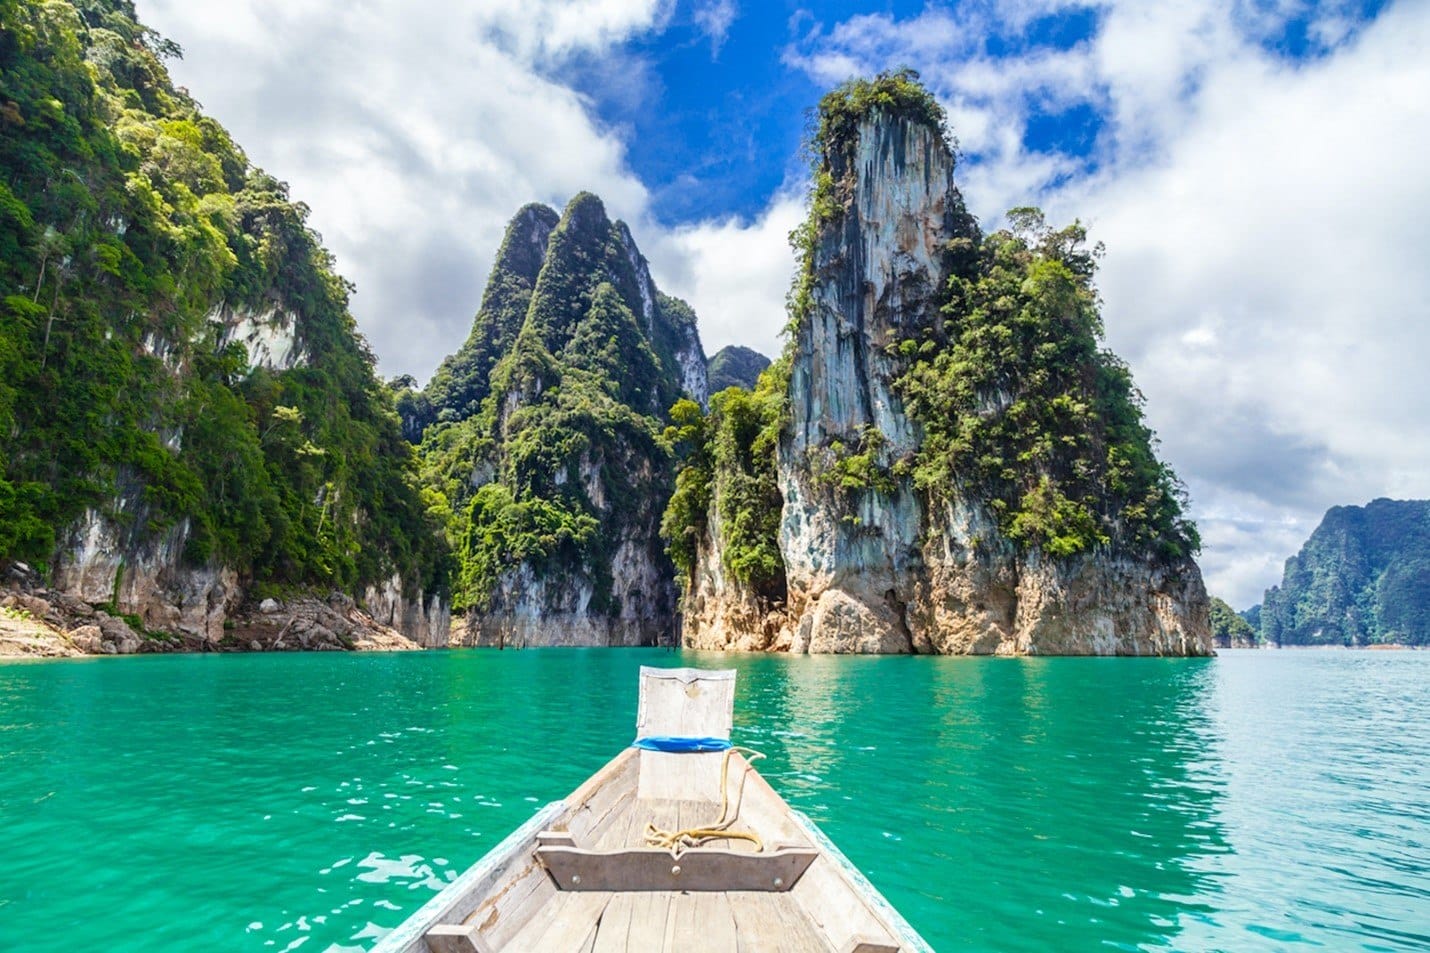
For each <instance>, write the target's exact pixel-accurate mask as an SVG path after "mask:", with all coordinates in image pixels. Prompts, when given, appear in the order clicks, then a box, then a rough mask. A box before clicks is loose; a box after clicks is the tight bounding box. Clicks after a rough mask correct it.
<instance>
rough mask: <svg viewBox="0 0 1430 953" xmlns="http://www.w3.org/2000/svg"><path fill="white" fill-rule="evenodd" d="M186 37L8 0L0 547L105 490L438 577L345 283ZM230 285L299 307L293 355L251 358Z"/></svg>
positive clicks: (23, 546) (100, 504)
mask: <svg viewBox="0 0 1430 953" xmlns="http://www.w3.org/2000/svg"><path fill="white" fill-rule="evenodd" d="M178 54H179V50H178V48H177V47H176V46H175V45H173V44H172V43H169V42H168V41H165V40H163V39H162V38H161V37H159V36H158V35H157V34H155V33H154V32H153V31H151V30H149V29H147V28H146V27H144V26H142V25H141V24H140V23H139V22H138V21H137V19H136V16H135V12H134V8H133V5H132V3H130V2H128V0H73V2H70V0H41V2H32V0H0V292H3V294H0V299H3V300H0V434H4V440H3V443H0V558H3V557H10V558H20V559H26V560H29V561H32V562H34V563H37V564H39V565H41V566H43V565H45V564H47V563H48V562H49V561H50V560H51V559H52V557H53V555H54V553H55V549H56V545H57V543H58V542H59V539H58V538H57V533H58V532H60V531H63V530H64V529H65V528H67V527H69V526H71V525H73V524H74V523H75V521H76V520H77V519H78V518H79V517H80V516H81V515H82V514H83V513H84V512H85V511H86V510H95V511H98V512H100V513H101V514H103V515H104V516H105V517H106V518H107V519H108V520H109V521H111V522H113V523H115V524H118V525H120V526H121V527H123V528H124V530H125V532H126V533H127V534H128V536H129V537H130V542H131V543H132V544H134V545H143V544H144V543H145V542H146V541H154V540H156V539H159V538H161V537H165V536H166V534H172V535H177V537H179V538H183V539H185V540H186V541H187V542H186V549H185V555H186V558H187V559H188V560H189V561H191V562H193V563H195V564H199V563H207V562H219V563H222V564H224V565H227V566H229V567H231V568H234V569H236V570H238V571H239V572H240V574H241V575H243V576H245V577H247V578H251V579H255V580H259V581H274V582H281V583H284V584H294V585H299V584H313V585H319V584H321V585H331V586H336V587H340V588H344V589H349V590H351V589H353V588H354V587H357V586H360V585H361V584H364V583H366V582H370V581H375V580H377V579H380V578H383V577H386V576H388V575H391V574H392V573H394V572H398V573H401V574H402V575H403V576H404V578H405V579H407V580H408V582H409V583H415V584H420V585H421V586H422V587H424V588H428V589H430V588H434V587H439V586H440V585H441V584H442V580H443V576H444V574H445V572H446V564H445V555H444V552H443V550H442V548H441V544H440V541H439V538H438V536H437V534H434V533H433V531H432V530H433V526H434V522H433V520H432V519H431V518H430V516H429V513H428V506H427V504H426V502H424V499H423V496H422V494H421V492H420V491H419V489H418V486H417V482H416V467H415V460H414V458H413V455H412V452H411V449H410V447H409V446H408V445H407V444H406V443H405V442H404V441H403V440H402V439H401V434H400V430H399V425H398V419H397V417H396V414H395V412H394V408H393V403H392V396H391V394H390V393H388V392H387V390H386V389H385V388H384V387H383V386H382V385H381V384H380V383H379V382H378V381H377V380H376V378H375V377H374V375H373V358H372V355H371V354H370V353H369V352H368V350H367V347H366V345H365V344H364V343H363V341H362V339H361V338H360V336H359V335H358V333H357V331H356V327H355V325H354V322H353V319H352V317H351V315H350V314H349V312H348V307H347V304H348V295H349V293H350V291H351V287H350V286H349V285H348V284H347V283H346V282H345V281H344V280H343V279H341V278H339V277H338V276H337V275H336V274H334V271H333V265H332V259H331V257H330V255H329V254H328V253H327V252H326V251H325V250H324V249H323V247H322V245H321V244H320V239H319V237H318V236H317V235H316V234H315V233H314V232H313V231H312V230H311V229H310V228H308V227H307V225H306V217H307V208H306V207H305V206H304V205H302V204H301V203H295V202H293V201H291V200H290V198H289V196H288V192H287V187H286V186H285V185H283V183H281V182H279V181H277V180H275V179H274V178H272V177H271V176H268V175H266V174H264V173H263V172H261V171H260V170H258V169H255V168H253V167H252V166H251V165H250V164H249V162H248V160H247V158H246V157H245V156H244V154H243V152H242V151H241V150H240V149H239V148H238V147H237V146H236V145H235V144H234V143H233V141H232V140H231V139H230V138H229V136H228V134H227V133H226V132H225V130H224V129H223V128H222V127H221V126H220V125H219V124H218V123H216V122H214V121H213V120H212V119H211V118H209V117H207V116H205V115H203V113H202V112H201V111H200V109H199V106H198V104H197V103H196V102H194V101H193V100H192V99H191V98H190V97H189V96H188V95H187V94H186V93H185V92H183V91H182V90H179V89H176V88H175V87H174V86H173V84H172V83H171V82H170V79H169V76H168V72H167V70H166V68H165V65H164V61H165V59H166V58H170V57H173V56H176V55H178ZM221 305H222V306H227V307H228V308H229V309H231V310H233V311H238V312H251V313H270V312H277V313H279V314H285V315H288V316H289V320H290V321H291V322H293V326H294V333H295V334H296V336H297V339H298V343H299V347H300V348H301V351H302V355H303V359H302V361H301V362H299V364H298V366H297V367H295V368H294V369H292V370H269V369H264V368H262V367H257V368H255V367H251V366H250V364H249V355H247V354H246V353H245V350H244V348H243V346H242V345H241V344H238V343H235V342H230V341H228V340H227V339H226V335H225V333H224V330H225V329H224V327H223V325H222V322H221V320H220V318H221V308H220V306H221Z"/></svg>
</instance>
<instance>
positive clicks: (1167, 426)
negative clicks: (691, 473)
mask: <svg viewBox="0 0 1430 953" xmlns="http://www.w3.org/2000/svg"><path fill="white" fill-rule="evenodd" d="M136 5H137V7H138V10H139V13H140V16H141V19H143V20H144V21H145V22H146V23H147V24H149V25H150V26H152V27H154V28H155V29H157V30H158V31H159V32H160V33H162V34H163V35H165V36H166V37H168V38H170V39H172V40H174V41H176V42H177V43H179V45H180V46H182V47H183V48H184V50H185V54H186V55H185V58H184V59H183V60H182V61H179V62H176V63H174V64H172V72H173V75H174V78H175V81H176V82H177V83H179V84H180V85H183V86H185V87H187V88H188V90H189V91H190V93H191V94H192V95H193V96H194V97H195V98H196V99H198V100H199V101H200V102H201V103H202V104H203V105H204V107H205V109H206V111H207V112H209V113H210V114H211V115H213V116H215V117H216V118H217V119H218V120H219V121H221V122H222V123H224V124H225V125H226V126H227V127H228V128H229V129H230V131H231V132H232V133H233V134H234V136H235V138H236V139H237V141H238V142H240V143H241V144H242V145H243V147H244V149H245V150H246V151H247V152H248V154H249V157H250V158H251V159H252V160H253V161H254V162H255V163H256V164H257V165H260V166H262V167H263V168H265V169H266V170H268V171H269V172H271V173H272V174H274V175H276V176H278V177H279V178H281V179H284V180H286V181H288V182H289V183H290V184H291V186H292V194H293V196H294V198H295V199H298V200H300V201H303V202H306V203H307V204H308V205H309V206H310V207H311V208H312V218H311V224H312V225H313V226H314V227H315V228H316V229H317V230H318V231H319V232H321V233H322V234H323V236H324V239H325V243H326V244H327V245H328V247H329V248H330V249H331V250H332V251H333V252H334V253H335V255H336V257H337V262H338V267H339V270H340V271H341V272H342V273H343V274H344V276H346V277H347V278H349V279H351V280H353V281H354V282H355V283H356V285H357V292H356V294H355V296H354V298H353V312H354V315H355V317H356V318H357V321H358V324H359V327H360V328H361V330H362V332H363V333H364V334H365V335H366V337H367V338H368V340H369V342H370V344H371V345H372V348H373V350H374V352H375V353H376V354H377V356H378V360H379V372H380V373H382V374H383V375H384V376H387V377H392V376H395V375H398V374H404V373H407V374H412V375H414V376H415V377H416V378H417V379H418V380H419V381H420V380H425V379H426V378H427V377H428V376H429V375H430V374H431V372H432V370H433V369H434V368H435V367H436V365H437V364H438V362H439V361H440V360H441V359H442V357H444V356H445V355H447V354H449V353H451V352H452V351H454V350H456V348H457V347H458V346H459V345H460V344H461V342H462V341H463V340H464V339H465V337H466V335H467V332H468V330H469V328H470V324H471V319H472V316H473V314H474V312H475V311H476V308H477V305H478V302H479V300H480V296H481V291H482V287H483V285H484V284H485V281H486V277H487V273H488V271H489V270H490V267H491V261H492V257H493V255H494V253H495V251H496V249H497V246H498V244H499V243H500V241H501V235H502V232H503V230H504V228H505V225H506V222H507V221H508V220H509V219H510V217H511V216H512V214H513V213H514V212H515V211H516V210H517V209H518V208H519V207H520V206H521V205H523V204H524V203H526V202H530V201H541V202H546V203H549V204H551V205H553V206H555V207H557V208H558V209H559V208H560V207H561V206H562V205H564V204H565V202H566V201H567V200H569V199H570V197H571V196H572V195H574V194H575V193H576V192H578V191H582V190H588V191H592V192H595V193H596V194H597V195H599V196H601V197H602V199H603V200H604V201H605V202H606V205H607V208H608V209H609V210H610V212H611V213H612V214H613V215H615V216H619V217H621V218H624V219H625V220H626V221H627V222H628V223H629V224H630V226H631V228H632V231H633V233H634V235H635V237H636V241H637V243H638V244H639V245H640V247H641V249H642V251H643V252H644V254H645V255H646V257H647V258H648V259H649V260H650V264H651V270H652V272H653V274H654V276H655V279H656V282H657V284H659V285H660V287H661V288H662V290H665V291H667V292H669V293H672V294H676V295H679V296H681V297H683V298H685V299H687V300H688V301H690V302H691V303H692V304H693V305H694V307H695V309H696V312H697V314H698V315H699V319H700V331H701V335H702V337H703V339H704V343H705V347H706V350H707V352H708V353H714V351H715V350H717V349H718V348H720V347H722V346H724V345H726V344H744V345H747V346H751V347H754V348H757V349H758V350H761V351H763V352H764V353H766V354H770V355H773V354H775V353H778V351H779V349H780V347H781V341H780V338H779V333H780V329H781V328H782V327H783V326H784V323H785V317H784V295H785V291H786V289H787V287H788V285H789V280H790V277H791V275H792V272H793V267H794V264H793V256H792V254H791V252H790V251H789V247H788V244H787V235H788V233H789V232H790V230H791V229H793V228H794V227H795V226H796V225H797V224H798V223H799V221H800V219H801V218H802V216H803V214H804V206H803V195H804V190H805V184H806V182H805V163H804V161H803V160H802V159H801V157H800V142H801V139H802V137H803V133H804V129H805V125H806V122H807V119H808V115H809V110H810V108H811V107H812V106H813V105H814V104H815V103H816V102H817V101H818V98H819V96H820V95H821V94H822V92H824V91H825V90H827V89H828V88H830V87H831V86H833V85H835V84H837V83H839V82H841V81H843V80H845V79H847V78H849V77H850V76H853V75H871V74H873V73H875V72H878V71H880V70H883V69H889V68H896V67H901V66H909V67H913V68H914V69H917V70H918V71H919V72H920V73H921V75H922V77H923V80H924V82H925V83H926V84H927V85H928V86H929V87H930V89H932V90H933V91H934V93H935V94H936V95H937V96H938V98H939V100H940V101H941V102H942V103H943V105H944V106H945V108H946V109H947V111H948V114H949V119H950V125H951V127H952V131H953V134H954V135H955V136H956V137H957V140H958V146H959V150H960V153H961V156H960V163H959V169H958V173H957V178H958V182H959V185H960V188H961V189H962V191H963V194H964V196H965V199H966V200H967V202H968V204H969V206H970V208H971V209H972V210H973V211H974V212H975V214H976V215H977V216H978V217H979V219H980V221H981V223H982V225H983V227H984V228H985V230H992V229H994V228H997V227H998V226H999V225H1000V224H1001V221H1002V215H1003V213H1004V211H1005V210H1006V209H1008V208H1012V207H1015V206H1019V205H1029V204H1032V205H1039V206H1041V207H1042V208H1044V209H1045V210H1046V211H1047V213H1048V217H1049V220H1050V222H1053V223H1055V224H1061V223H1065V222H1070V221H1072V220H1073V219H1079V220H1081V221H1082V222H1083V223H1084V224H1085V225H1087V226H1088V228H1089V231H1090V234H1091V238H1092V240H1094V241H1101V242H1103V243H1104V244H1105V245H1106V249H1107V250H1106V254H1105V256H1104V258H1103V259H1102V265H1101V271H1100V274H1099V278H1098V284H1099V288H1100V290H1101V294H1102V297H1103V316H1104V322H1105V325H1106V334H1107V343H1108V344H1109V346H1110V347H1111V348H1112V349H1113V350H1114V351H1116V352H1117V353H1118V354H1120V355H1121V356H1122V357H1123V358H1125V359H1126V360H1127V361H1128V362H1129V364H1130V365H1131V367H1132V370H1133V373H1134V375H1135V378H1136V381H1137V383H1138V385H1139V387H1140V389H1141V390H1142V392H1143V394H1144V395H1145V397H1146V412H1147V418H1148V422H1149V423H1150V425H1151V426H1152V427H1153V428H1154V429H1155V430H1156V431H1157V433H1158V434H1159V437H1160V440H1161V448H1160V450H1161V453H1162V455H1163V457H1164V458H1165V459H1167V460H1168V461H1169V462H1170V463H1171V464H1172V466H1173V467H1174V468H1175V469H1176V471H1177V472H1178V474H1179V475H1180V476H1181V477H1182V479H1183V480H1184V481H1185V482H1186V484H1187V487H1188V489H1189V492H1190V494H1191V498H1192V514H1193V516H1194V517H1195V518H1196V519H1197V522H1198V525H1199V526H1200V529H1201V532H1202V537H1203V552H1202V555H1201V560H1200V561H1201V565H1202V569H1203V572H1204V574H1205V576H1206V579H1207V585H1208V588H1209V590H1210V591H1211V592H1212V593H1213V594H1214V595H1220V596H1222V597H1223V598H1225V599H1227V601H1229V602H1230V603H1231V604H1232V605H1233V606H1235V607H1237V608H1244V607H1246V606H1249V605H1252V604H1253V603H1256V602H1259V601H1260V599H1261V594H1262V591H1263V590H1264V589H1265V588H1266V587H1267V586H1269V585H1272V584H1274V583H1276V582H1278V581H1279V580H1280V576H1281V571H1282V565H1283V563H1284V561H1285V559H1286V558H1287V557H1288V556H1290V555H1292V554H1293V553H1295V552H1296V550H1297V549H1298V548H1299V547H1300V545H1301V544H1302V542H1304V540H1305V539H1306V537H1307V536H1308V535H1309V534H1310V532H1311V530H1312V529H1314V527H1315V526H1316V524H1317V523H1318V522H1319V521H1320V518H1321V516H1322V515H1323V513H1324V512H1325V510H1326V509H1327V508H1328V507H1330V506H1334V505H1343V504H1354V505H1360V504H1364V503H1366V502H1368V501H1370V500H1371V499H1374V498H1376V497H1381V496H1389V497H1394V498H1401V499H1405V498H1430V176H1427V175H1426V174H1425V162H1426V160H1425V156H1427V155H1430V0H1398V2H1390V3H1381V2H1341V0H1327V2H1323V3H1307V2H1301V0H1234V2H1210V0H1178V2H1176V3H1157V2H1149V0H1106V2H1098V3H1065V2H1061V0H978V2H959V3H933V2H929V3H917V2H902V0H897V2H893V0H891V2H882V3H880V2H873V3H855V2H843V0H840V2H829V3H797V2H789V0H481V2H479V3H472V2H470V0H425V2H423V3H420V4H413V3H409V2H405V0H138V2H137V4H136Z"/></svg>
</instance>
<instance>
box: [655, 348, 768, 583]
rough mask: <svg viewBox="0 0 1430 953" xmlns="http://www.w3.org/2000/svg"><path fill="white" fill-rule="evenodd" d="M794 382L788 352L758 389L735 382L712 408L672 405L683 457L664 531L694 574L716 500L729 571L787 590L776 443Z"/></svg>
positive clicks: (673, 431) (685, 570)
mask: <svg viewBox="0 0 1430 953" xmlns="http://www.w3.org/2000/svg"><path fill="white" fill-rule="evenodd" d="M787 386H788V360H787V359H782V360H781V361H779V362H776V363H775V364H773V365H771V366H770V367H769V368H767V369H766V370H765V371H764V373H762V374H761V375H760V377H759V380H758V383H757V384H756V386H755V389H754V390H753V391H749V390H744V389H742V388H739V387H730V388H726V389H725V390H722V391H720V392H719V393H717V394H715V395H714V396H712V397H711V398H710V413H709V414H708V415H706V414H703V413H701V410H700V405H698V404H696V403H695V402H694V401H689V400H686V401H681V402H680V403H678V404H676V406H675V407H674V409H673V410H672V411H671V418H672V421H673V424H672V426H671V427H670V428H668V429H667V430H666V439H667V440H668V441H670V442H671V444H672V445H673V446H674V447H675V448H676V449H677V451H678V452H680V453H682V454H683V460H682V466H681V469H680V472H679V473H678V474H677V476H676V481H675V493H674V495H672V496H671V499H670V505H669V506H668V507H667V508H666V511H665V517H664V519H663V520H662V522H661V533H662V535H663V536H664V537H665V538H666V540H667V542H668V547H669V552H670V557H671V560H672V561H673V562H674V563H675V565H676V568H677V569H679V570H680V572H681V574H682V575H684V576H686V577H687V578H688V577H689V575H690V573H691V572H693V571H694V568H695V559H696V553H697V551H698V550H699V547H700V545H701V541H702V540H703V539H704V538H705V535H706V533H707V531H708V522H709V514H710V511H711V506H710V504H711V502H712V501H713V502H714V504H715V508H714V512H715V516H716V518H717V520H718V521H719V526H720V544H721V545H720V553H721V559H722V561H723V569H724V571H726V572H728V573H729V574H730V575H731V576H733V577H734V578H735V579H738V580H739V581H740V582H741V583H743V584H745V585H747V586H749V587H750V588H751V589H752V590H753V591H754V592H756V593H757V594H759V595H762V596H765V597H766V598H770V599H775V598H781V597H783V596H784V584H785V574H784V560H783V558H782V557H781V556H780V548H779V526H780V507H781V504H782V500H781V497H780V491H779V482H778V475H777V474H776V472H775V448H776V445H777V443H778V441H779V433H780V428H781V426H782V425H783V422H784V414H785V389H786V387H787Z"/></svg>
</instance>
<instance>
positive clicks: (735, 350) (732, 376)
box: [708, 344, 770, 394]
mask: <svg viewBox="0 0 1430 953" xmlns="http://www.w3.org/2000/svg"><path fill="white" fill-rule="evenodd" d="M769 366H770V359H769V358H767V357H765V356H764V355H763V354H761V353H760V352H759V351H756V350H753V349H752V348H748V347H740V346H739V345H737V344H727V345H726V346H725V347H722V348H721V349H720V350H718V351H716V352H715V356H714V357H712V358H710V363H709V365H708V374H709V379H710V393H712V394H718V393H720V391H722V390H724V389H725V388H727V387H743V388H744V389H745V390H754V389H755V382H756V381H757V380H759V378H760V374H761V373H763V372H764V370H765V368H767V367H769Z"/></svg>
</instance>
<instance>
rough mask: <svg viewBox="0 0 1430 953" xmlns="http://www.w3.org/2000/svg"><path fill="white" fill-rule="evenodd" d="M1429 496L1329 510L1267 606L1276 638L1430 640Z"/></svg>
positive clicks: (1271, 636) (1293, 641)
mask: <svg viewBox="0 0 1430 953" xmlns="http://www.w3.org/2000/svg"><path fill="white" fill-rule="evenodd" d="M1427 554H1430V500H1374V501H1372V502H1371V503H1368V504H1367V505H1365V506H1336V507H1332V508H1331V509H1330V510H1328V511H1327V512H1326V515H1325V517H1323V518H1322V520H1321V525H1319V526H1317V527H1316V530H1315V532H1313V533H1312V534H1311V537H1310V539H1308V540H1306V545H1305V546H1303V547H1301V551H1300V552H1299V553H1297V554H1296V555H1295V556H1292V557H1291V558H1290V559H1288V560H1286V572H1285V575H1284V577H1283V579H1282V582H1281V585H1280V586H1273V587H1272V588H1271V589H1269V590H1268V591H1267V593H1266V598H1265V600H1264V601H1263V603H1262V605H1261V613H1260V623H1261V635H1262V638H1263V640H1264V641H1267V642H1271V643H1273V644H1276V645H1374V644H1378V643H1397V644H1401V645H1430V555H1427Z"/></svg>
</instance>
